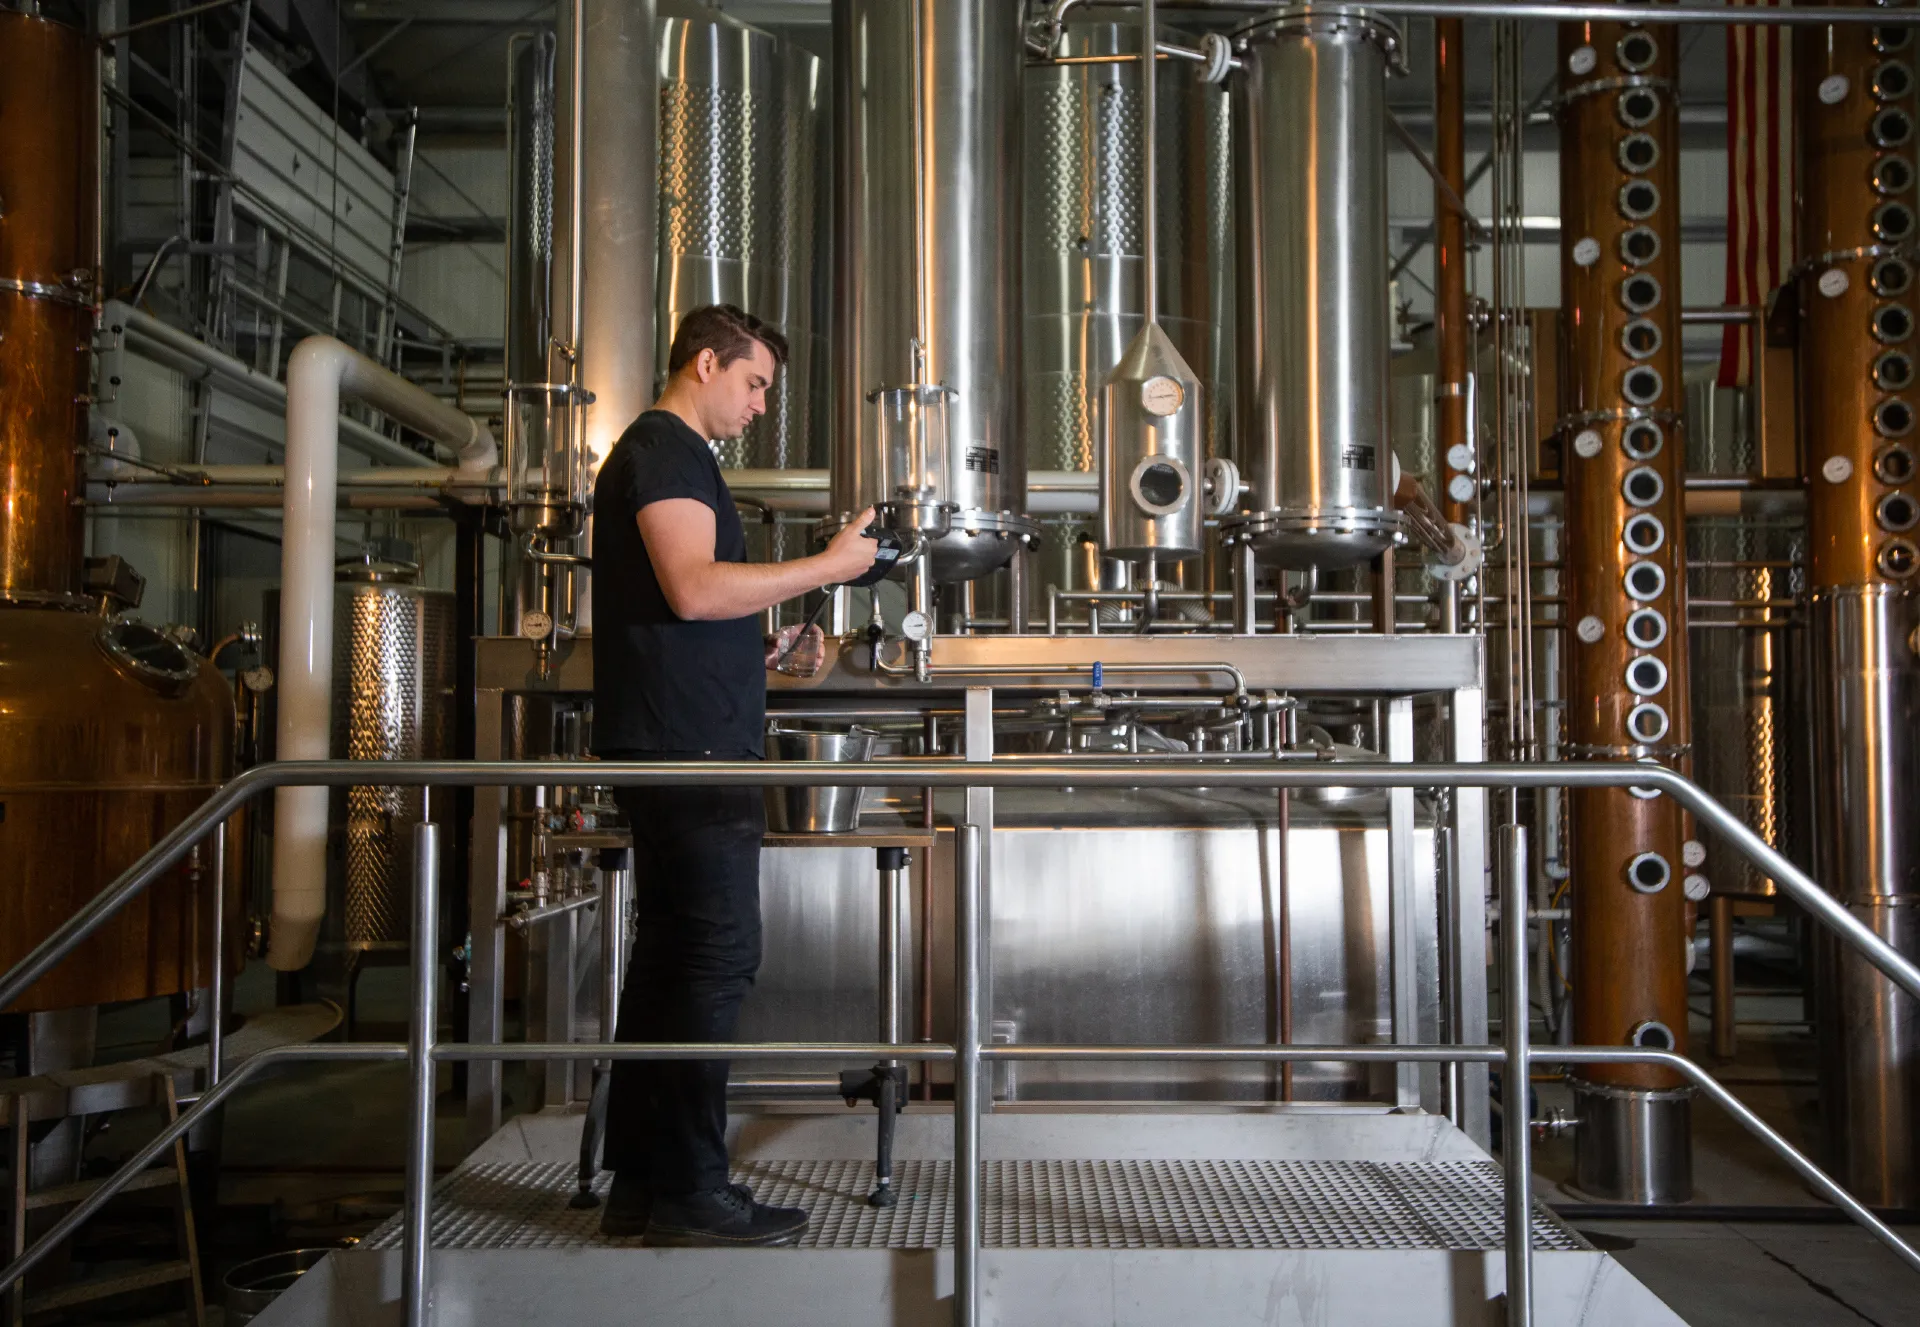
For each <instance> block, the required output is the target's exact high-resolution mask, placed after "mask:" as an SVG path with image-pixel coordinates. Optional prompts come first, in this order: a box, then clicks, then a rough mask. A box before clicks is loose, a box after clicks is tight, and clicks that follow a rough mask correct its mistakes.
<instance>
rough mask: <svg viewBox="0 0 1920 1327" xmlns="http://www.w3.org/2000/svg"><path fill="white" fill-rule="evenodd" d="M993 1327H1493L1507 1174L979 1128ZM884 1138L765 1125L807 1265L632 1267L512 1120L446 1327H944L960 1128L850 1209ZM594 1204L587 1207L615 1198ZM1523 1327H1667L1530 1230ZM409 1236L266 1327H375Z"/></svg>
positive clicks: (1145, 1138)
mask: <svg viewBox="0 0 1920 1327" xmlns="http://www.w3.org/2000/svg"><path fill="white" fill-rule="evenodd" d="M981 1124H982V1128H981V1147H982V1153H983V1156H984V1158H985V1161H984V1170H983V1175H982V1181H983V1183H982V1189H983V1199H984V1202H983V1207H984V1222H985V1243H986V1247H985V1249H984V1250H983V1252H982V1254H981V1286H982V1291H981V1293H982V1301H983V1303H982V1319H983V1321H984V1322H986V1323H991V1324H995V1327H1027V1325H1028V1324H1031V1327H1078V1325H1079V1324H1102V1325H1105V1327H1148V1325H1149V1324H1151V1325H1152V1327H1163V1325H1164V1324H1166V1323H1169V1322H1180V1321H1183V1320H1186V1319H1188V1318H1191V1317H1193V1316H1195V1315H1196V1314H1204V1315H1205V1317H1206V1319H1207V1321H1208V1323H1209V1327H1227V1325H1229V1324H1239V1323H1246V1324H1255V1323H1259V1324H1283V1325H1286V1327H1376V1325H1377V1327H1463V1325H1464V1324H1473V1327H1486V1324H1489V1323H1493V1322H1497V1321H1500V1320H1501V1316H1502V1311H1501V1306H1500V1303H1499V1300H1500V1297H1501V1293H1502V1288H1503V1286H1504V1284H1505V1272H1504V1265H1505V1259H1504V1255H1503V1253H1502V1252H1501V1245H1502V1242H1503V1241H1502V1238H1501V1231H1502V1207H1501V1182H1500V1172H1499V1169H1498V1167H1497V1166H1496V1165H1495V1164H1494V1163H1493V1162H1492V1161H1491V1160H1489V1159H1488V1157H1487V1156H1486V1154H1485V1153H1484V1152H1481V1151H1480V1150H1479V1149H1478V1148H1477V1147H1475V1146H1474V1145H1473V1143H1472V1142H1471V1141H1470V1140H1469V1139H1467V1138H1466V1137H1465V1135H1463V1134H1461V1133H1459V1131H1457V1130H1455V1129H1454V1128H1453V1127H1452V1126H1451V1125H1449V1124H1448V1123H1447V1122H1446V1120H1444V1119H1439V1118H1436V1117H1433V1116H1426V1115H1417V1114H1412V1115H1399V1114H1395V1113H1393V1112H1389V1111H1385V1110H1381V1109H1377V1108H1334V1109H1328V1110H1316V1109H1310V1108H1309V1109H1303V1108H1254V1109H1235V1108H1205V1107H1200V1108H1195V1107H1186V1108H1165V1109H1157V1110H1142V1109H1137V1108H1110V1109H1105V1110H1103V1109H1100V1108H1097V1107H1088V1106H1079V1107H1070V1108H1069V1107H1060V1108H1051V1109H1049V1108H1038V1109H1035V1108H1028V1107H1024V1106H1023V1107H1020V1108H1017V1109H1011V1110H998V1111H995V1112H994V1113H993V1114H992V1115H990V1116H988V1117H986V1118H985V1119H983V1120H982V1122H981ZM873 1126H874V1117H873V1114H872V1112H871V1111H864V1112H862V1111H848V1110H845V1109H844V1108H842V1107H838V1106H835V1107H831V1108H828V1109H824V1110H823V1109H821V1108H820V1107H818V1106H814V1107H786V1108H778V1107H776V1108H763V1109H761V1110H759V1111H756V1112H750V1113H742V1114H740V1115H737V1116H736V1118H735V1121H734V1126H733V1128H732V1130H731V1131H730V1140H729V1141H730V1146H731V1150H732V1154H733V1156H734V1158H735V1167H736V1175H737V1178H738V1179H739V1180H740V1181H741V1182H743V1183H747V1184H750V1185H752V1186H753V1188H754V1190H755V1193H756V1196H758V1197H760V1198H762V1199H763V1200H768V1201H773V1202H779V1203H796V1204H798V1205H801V1206H804V1207H806V1208H808V1210H809V1211H810V1212H811V1213H812V1215H813V1222H812V1225H811V1227H810V1229H809V1232H808V1235H807V1238H806V1240H805V1242H804V1243H803V1245H802V1246H801V1247H799V1248H795V1249H646V1248H642V1247H639V1246H638V1245H637V1243H636V1242H635V1241H608V1240H605V1239H602V1238H601V1237H600V1236H599V1233H598V1230H597V1224H598V1220H599V1209H597V1208H594V1209H585V1210H575V1209H573V1208H570V1207H569V1206H568V1205H567V1200H568V1199H569V1198H570V1197H571V1196H572V1195H573V1192H574V1175H575V1164H576V1158H577V1156H578V1149H579V1136H580V1135H579V1131H580V1121H579V1118H578V1117H577V1116H566V1115H559V1114H553V1115H539V1116H524V1117H521V1118H520V1119H517V1120H515V1121H513V1122H512V1123H510V1124H509V1125H508V1126H507V1127H506V1128H505V1129H503V1130H502V1131H501V1132H500V1133H499V1134H497V1135H495V1137H494V1138H493V1139H492V1140H490V1141H489V1142H488V1143H487V1144H486V1145H484V1146H483V1147H481V1148H480V1149H479V1150H478V1151H477V1152H475V1153H474V1155H473V1156H471V1157H470V1158H468V1160H467V1161H466V1162H465V1163H463V1164H462V1165H461V1167H460V1168H459V1169H458V1170H456V1171H455V1172H454V1173H453V1174H452V1175H449V1176H448V1177H447V1178H446V1179H445V1180H443V1181H442V1182H441V1183H440V1184H439V1185H438V1186H437V1189H436V1195H435V1201H434V1212H433V1243H434V1248H435V1251H434V1254H433V1259H432V1271H431V1276H432V1284H433V1287H434V1303H435V1311H434V1323H435V1327H451V1325H453V1324H458V1325H459V1327H491V1324H495V1323H499V1324H515V1327H518V1325H519V1324H530V1323H549V1322H550V1323H556V1324H560V1323H564V1324H566V1325H567V1327H580V1325H581V1324H598V1323H607V1324H613V1323H619V1324H623V1327H624V1325H626V1324H632V1323H642V1322H643V1323H645V1324H646V1327H679V1325H680V1324H685V1325H686V1327H695V1325H696V1324H697V1325H698V1327H714V1325H715V1324H742V1327H745V1325H746V1324H761V1323H778V1324H782V1325H783V1327H786V1325H789V1324H804V1325H806V1327H813V1325H814V1324H819V1327H845V1324H847V1323H848V1322H862V1323H874V1324H914V1325H915V1327H918V1325H919V1324H940V1323H945V1322H947V1321H949V1320H950V1318H951V1313H952V1295H953V1253H952V1248H951V1236H950V1231H951V1226H952V1196H951V1184H952V1174H953V1168H952V1122H951V1119H950V1117H949V1116H948V1115H947V1114H946V1113H945V1111H944V1110H937V1109H936V1110H926V1109H924V1108H917V1107H916V1108H914V1109H910V1111H909V1113H908V1114H906V1115H905V1116H903V1117H902V1118H901V1121H900V1132H899V1136H898V1143H897V1152H896V1155H897V1156H898V1157H899V1158H900V1159H899V1160H898V1161H897V1163H896V1166H895V1182H896V1187H897V1188H898V1189H899V1191H900V1194H901V1200H900V1202H899V1204H898V1205H897V1206H895V1207H894V1208H892V1209H888V1210H884V1211H883V1210H876V1209H873V1208H870V1207H868V1206H867V1205H866V1203H865V1197H866V1194H867V1191H868V1187H869V1184H870V1182H871V1178H872V1173H873V1171H872V1154H871V1148H872V1144H873ZM605 1186H606V1179H605V1177H604V1176H603V1177H601V1179H600V1181H599V1182H598V1184H597V1185H596V1188H597V1189H599V1190H600V1191H601V1192H603V1193H604V1191H605ZM1533 1242H1534V1248H1535V1250H1536V1253H1535V1257H1534V1267H1535V1278H1536V1296H1535V1306H1536V1312H1535V1322H1536V1323H1537V1324H1539V1327H1558V1325H1559V1324H1576V1323H1577V1324H1584V1325H1585V1327H1594V1325H1595V1324H1603V1323H1604V1324H1615V1323H1621V1324H1628V1323H1630V1324H1634V1325H1635V1327H1642V1325H1644V1327H1673V1325H1674V1324H1679V1323H1680V1319H1679V1318H1677V1317H1675V1316H1674V1315H1673V1313H1672V1312H1671V1311H1670V1310H1668V1309H1667V1308H1666V1307H1665V1306H1664V1305H1662V1304H1661V1303H1660V1301H1659V1300H1658V1299H1657V1298H1655V1296H1654V1295H1653V1294H1652V1293H1650V1292H1649V1291H1648V1290H1646V1288H1645V1287H1643V1286H1641V1285H1640V1284H1639V1283H1638V1282H1637V1281H1635V1280H1634V1279H1633V1278H1632V1277H1631V1276H1629V1275H1628V1274H1627V1273H1626V1271H1625V1270H1624V1269H1622V1268H1621V1267H1620V1265H1619V1264H1618V1263H1617V1262H1615V1261H1614V1260H1613V1259H1612V1258H1610V1257H1608V1256H1607V1255H1606V1254H1604V1253H1601V1252H1598V1251H1596V1250H1594V1249H1593V1248H1591V1247H1590V1246H1589V1245H1588V1244H1587V1243H1586V1242H1585V1241H1584V1240H1582V1239H1581V1238H1580V1237H1579V1236H1578V1235H1577V1234H1575V1233H1574V1232H1573V1231H1572V1230H1570V1229H1568V1228H1567V1227H1566V1226H1564V1225H1562V1224H1561V1223H1560V1222H1559V1221H1558V1219H1556V1218H1555V1217H1554V1216H1552V1215H1551V1214H1550V1213H1549V1212H1547V1211H1546V1209H1545V1208H1536V1211H1535V1219H1534V1225H1533ZM399 1264H400V1258H399V1228H398V1223H397V1222H389V1223H388V1224H387V1225H385V1226H383V1227H381V1228H380V1229H379V1230H377V1231H376V1232H374V1234H373V1235H371V1236H369V1237H368V1239H367V1240H365V1241H364V1242H363V1243H362V1244H361V1245H360V1246H359V1247H358V1248H357V1249H354V1250H351V1251H343V1252H341V1253H337V1254H334V1255H332V1256H330V1257H328V1258H327V1259H326V1260H325V1261H324V1262H323V1263H322V1264H321V1265H320V1266H319V1267H318V1268H316V1269H315V1271H314V1272H312V1273H309V1274H308V1275H307V1276H306V1277H303V1278H302V1279H301V1281H300V1282H299V1283H298V1284H297V1285H296V1286H295V1287H294V1288H293V1289H292V1290H290V1291H289V1292H287V1294H285V1295H283V1296H282V1297H281V1299H280V1301H279V1302H278V1303H276V1304H275V1305H274V1306H273V1307H272V1309H270V1310H269V1311H268V1312H267V1313H266V1314H264V1315H262V1316H261V1317H260V1318H258V1319H257V1320H256V1323H257V1327H386V1325H387V1324H398V1322H399V1310H400V1304H399V1299H400V1266H399Z"/></svg>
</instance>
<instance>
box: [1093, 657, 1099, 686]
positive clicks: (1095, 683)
mask: <svg viewBox="0 0 1920 1327" xmlns="http://www.w3.org/2000/svg"><path fill="white" fill-rule="evenodd" d="M1100 680H1101V669H1100V661H1099V660H1098V659H1096V660H1094V662H1093V689H1094V690H1095V691H1098V690H1100Z"/></svg>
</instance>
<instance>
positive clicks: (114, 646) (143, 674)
mask: <svg viewBox="0 0 1920 1327" xmlns="http://www.w3.org/2000/svg"><path fill="white" fill-rule="evenodd" d="M94 639H95V640H97V641H98V642H99V644H100V648H101V650H103V651H104V652H105V653H106V656H107V658H109V659H111V660H112V661H113V664H114V667H116V668H118V669H119V670H120V671H121V672H122V673H124V674H126V675H127V676H128V677H131V678H133V679H134V680H135V681H137V682H143V683H145V684H146V685H147V686H150V687H152V688H153V689H154V690H155V691H158V692H160V693H161V694H163V695H169V696H172V695H179V694H181V693H182V692H183V691H185V690H186V688H187V687H189V686H191V685H193V681H194V679H195V678H197V677H199V676H200V662H199V660H198V659H197V658H196V657H195V656H194V654H193V652H192V651H191V650H189V649H188V648H187V647H186V646H185V645H183V644H181V642H180V641H178V640H176V639H175V638H174V637H173V636H171V635H169V634H167V633H166V632H164V631H162V630H160V628H158V627H155V626H151V625H149V624H148V623H145V622H141V621H138V620H136V619H134V618H117V619H115V620H114V621H111V622H108V623H107V624H106V625H104V626H102V627H101V628H100V632H99V634H98V635H97V636H96V637H94Z"/></svg>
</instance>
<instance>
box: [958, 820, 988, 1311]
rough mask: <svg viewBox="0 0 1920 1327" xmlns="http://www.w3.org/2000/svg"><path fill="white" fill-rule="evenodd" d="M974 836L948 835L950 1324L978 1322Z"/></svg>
mask: <svg viewBox="0 0 1920 1327" xmlns="http://www.w3.org/2000/svg"><path fill="white" fill-rule="evenodd" d="M967 792H968V795H969V796H971V795H972V793H973V789H971V788H969V789H968V790H967ZM980 841H981V827H980V826H978V825H975V824H972V823H968V824H964V825H962V826H960V832H959V833H958V834H956V835H954V840H953V848H954V863H953V868H954V869H953V943H954V959H953V970H954V981H955V991H954V1002H953V1004H954V1008H953V1054H954V1059H953V1324H954V1327H978V1324H979V1322H980V1111H981V1101H980V1098H981V1091H980V1086H981V1085H980V1024H981V1017H980V1001H981V992H982V989H983V984H984V983H983V981H982V973H983V968H984V966H985V965H984V963H983V962H982V959H983V957H984V955H983V953H982V951H983V950H984V949H986V948H987V946H986V944H985V943H984V939H985V935H986V926H985V923H984V918H983V913H984V908H985V894H984V891H983V889H982V887H981V874H982V872H981V865H982V861H983V858H982V856H981V851H980Z"/></svg>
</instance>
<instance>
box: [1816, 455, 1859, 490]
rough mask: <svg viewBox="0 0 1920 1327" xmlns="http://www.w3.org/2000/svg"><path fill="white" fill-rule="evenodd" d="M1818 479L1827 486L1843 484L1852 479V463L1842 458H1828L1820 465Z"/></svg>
mask: <svg viewBox="0 0 1920 1327" xmlns="http://www.w3.org/2000/svg"><path fill="white" fill-rule="evenodd" d="M1820 477H1821V478H1823V479H1825V480H1826V481H1827V482H1828V483H1829V484H1844V483H1846V482H1847V481H1848V480H1849V479H1851V478H1853V462H1852V461H1850V460H1848V459H1847V458H1846V457H1844V456H1829V457H1828V458H1827V459H1826V460H1824V461H1822V462H1821V463H1820Z"/></svg>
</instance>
